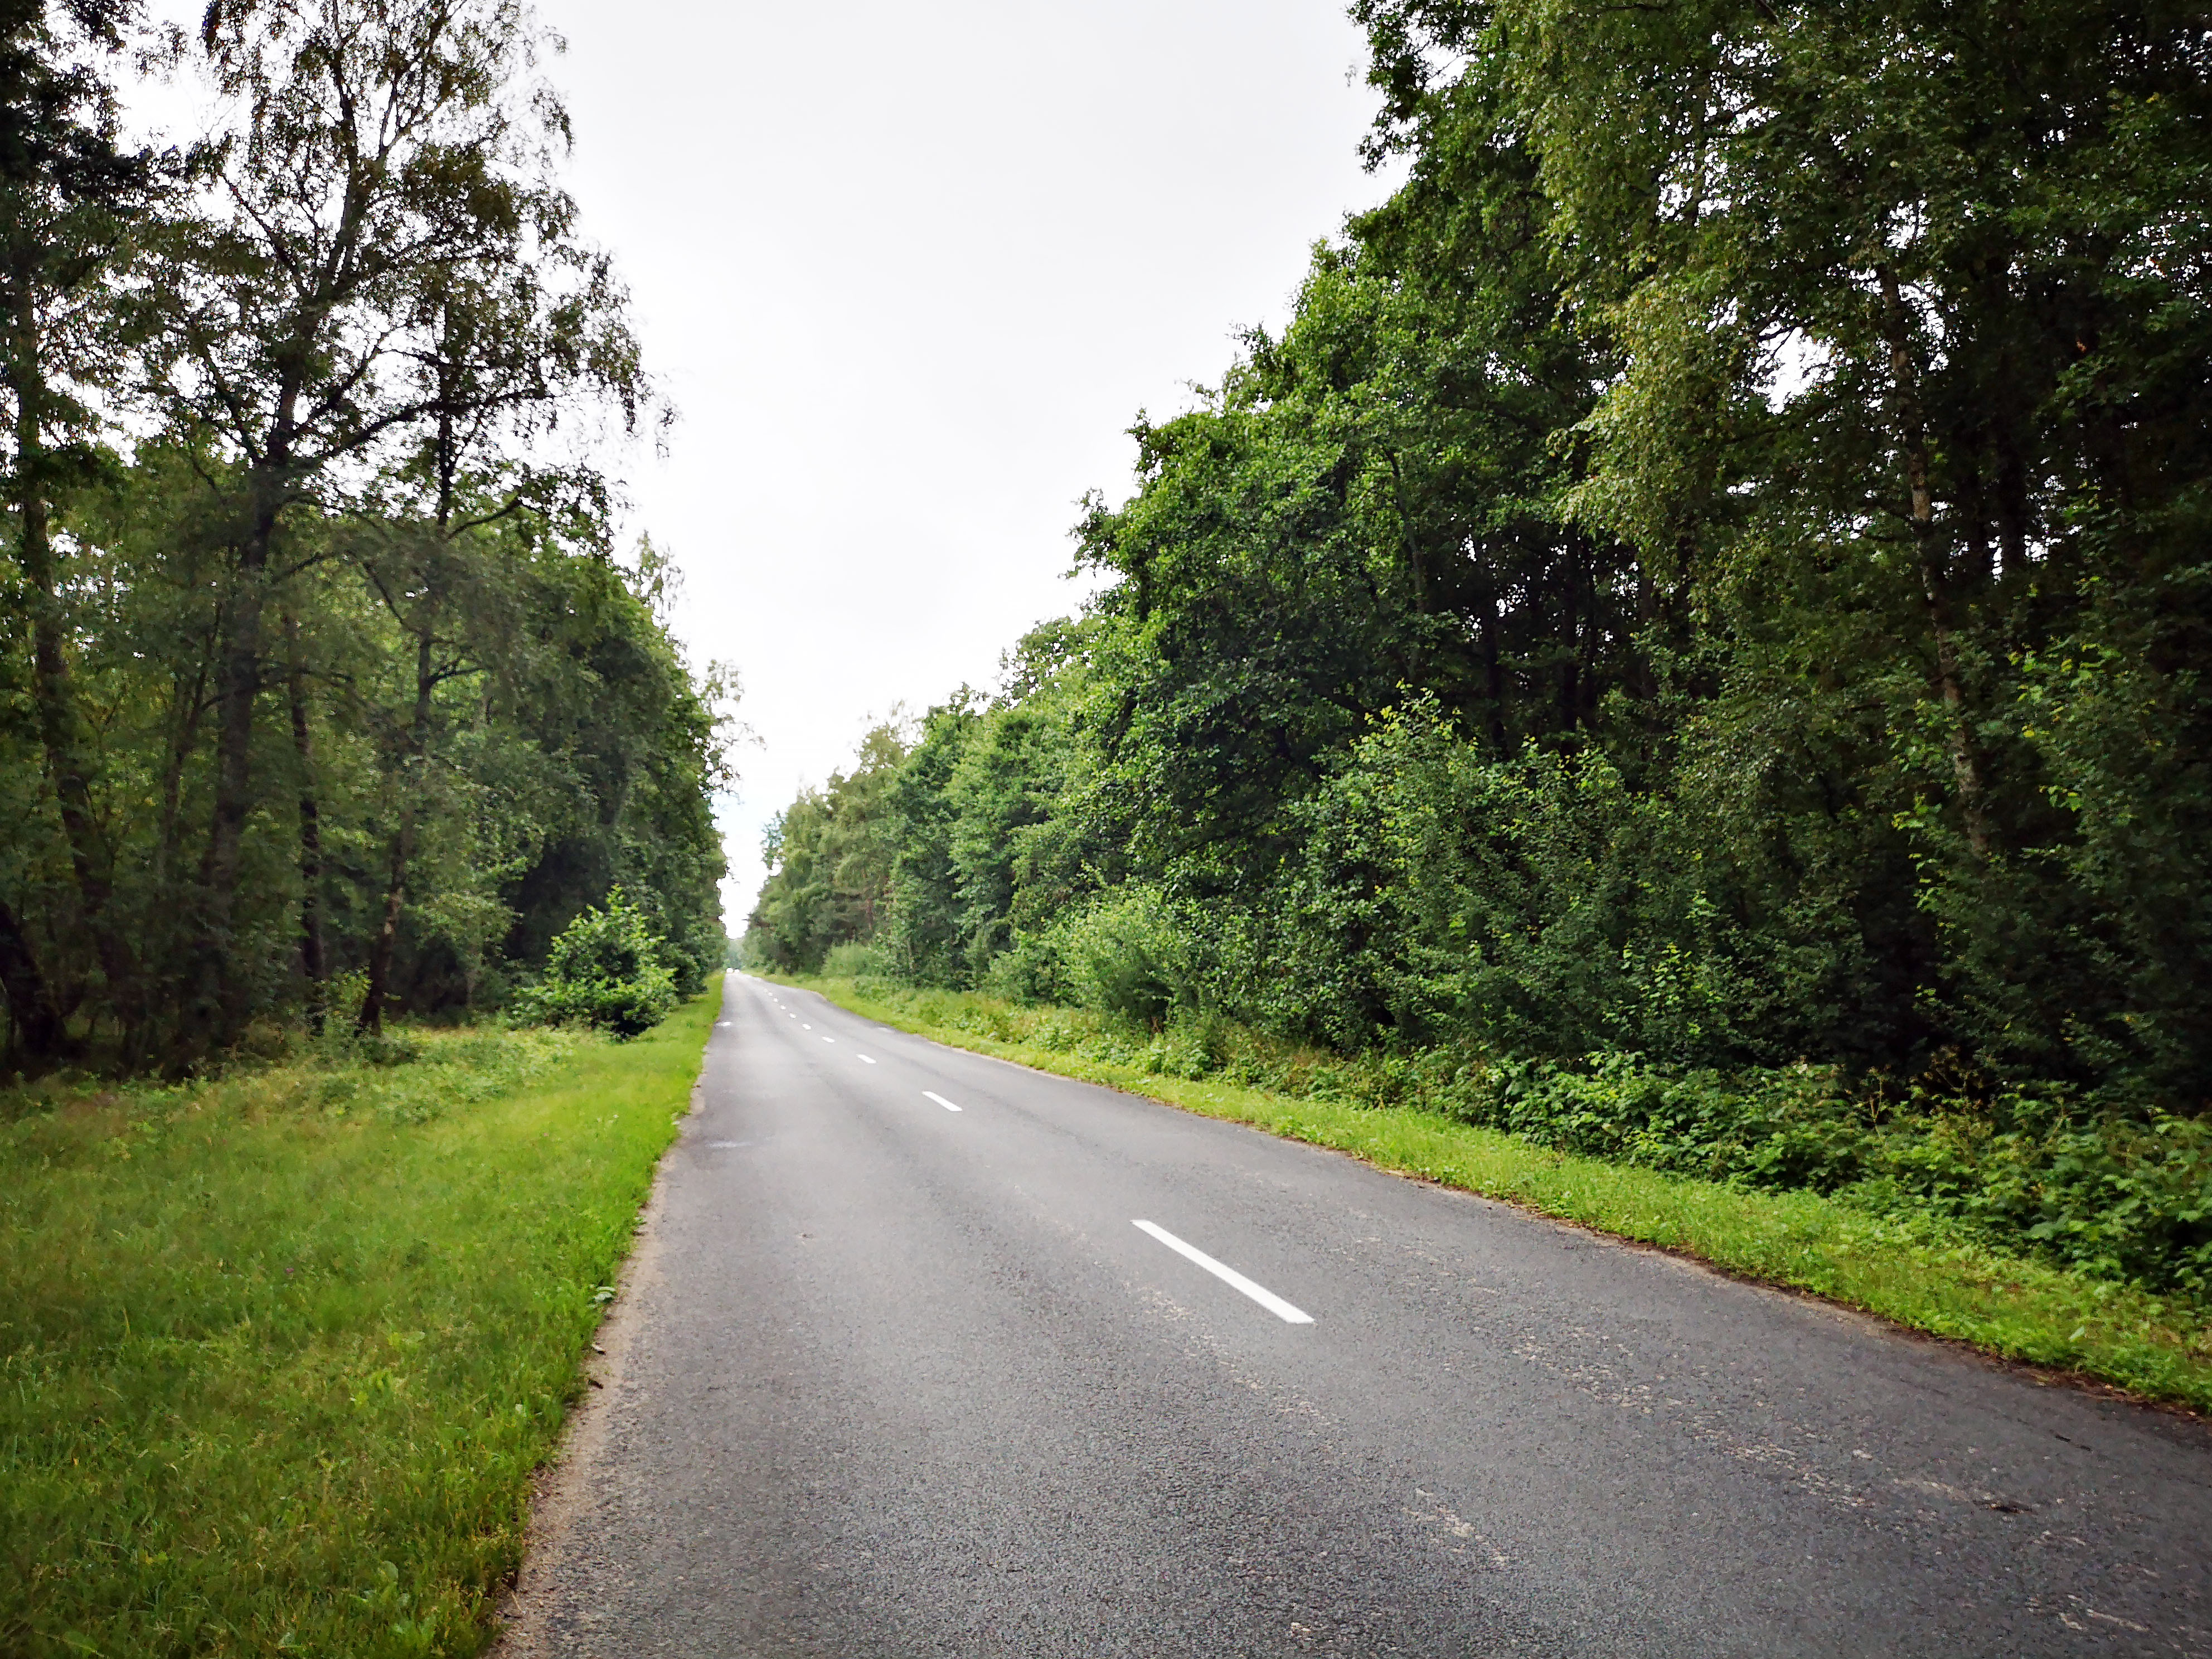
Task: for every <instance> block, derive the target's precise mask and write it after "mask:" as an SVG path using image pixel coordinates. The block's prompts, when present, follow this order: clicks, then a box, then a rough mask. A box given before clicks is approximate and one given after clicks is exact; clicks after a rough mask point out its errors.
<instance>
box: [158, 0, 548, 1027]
mask: <svg viewBox="0 0 2212 1659" xmlns="http://www.w3.org/2000/svg"><path fill="white" fill-rule="evenodd" d="M202 40H203V45H204V48H205V53H206V59H207V62H208V64H209V66H210V73H211V75H212V76H213V79H214V82H215V84H216V87H217V88H218V89H219V90H220V91H221V92H222V94H224V95H225V96H227V97H229V98H231V99H234V100H237V101H238V103H239V105H240V107H241V109H242V112H243V114H242V121H241V130H240V131H238V132H236V133H234V134H231V135H229V136H228V137H225V138H223V139H222V140H221V141H219V142H217V143H214V144H213V145H211V146H210V147H208V148H207V149H204V151H203V152H202V153H201V154H200V155H198V156H197V158H196V159H197V167H198V176H199V177H200V179H202V180H203V181H204V187H205V188H204V210H203V211H202V212H201V213H199V214H198V215H197V216H195V217H193V218H192V219H191V221H190V222H188V223H187V224H186V225H185V227H184V228H182V229H180V230H179V233H178V234H175V235H173V236H172V237H170V238H169V239H168V240H167V243H166V245H165V246H166V251H167V261H166V264H165V267H164V271H163V278H164V280H163V282H162V284H161V290H160V293H161V305H162V307H163V311H162V314H161V319H160V320H161V332H160V334H159V336H158V339H157V349H156V350H155V353H154V355H153V357H152V360H151V365H150V367H151V371H152V373H151V390H152V392H153V393H154V395H155V398H156V400H157V402H158V404H159V406H160V407H161V409H162V410H164V411H165V413H166V414H167V417H168V419H169V420H170V421H171V422H172V423H173V425H174V426H175V427H177V428H179V430H180V431H186V432H191V433H195V434H202V433H204V434H205V435H207V437H208V440H209V441H211V442H212V443H213V444H215V445H216V446H218V447H219V448H220V449H221V450H222V452H223V453H225V455H226V456H227V457H228V458H229V459H233V460H234V463H235V476H236V478H237V492H236V495H235V498H234V501H233V503H232V507H231V511H232V513H233V523H232V525H231V527H230V530H229V532H228V538H227V540H228V552H229V556H230V566H231V568H230V571H229V573H228V599H227V601H226V604H225V607H224V614H223V617H222V662H221V666H220V670H219V672H218V675H217V679H216V687H217V689H216V708H217V737H216V743H217V752H218V756H219V761H218V765H217V770H216V787H215V791H214V800H213V803H212V830H211V833H210V837H209V841H208V845H207V850H206V854H205V857H204V860H203V862H202V881H201V886H202V895H201V907H202V915H201V916H200V918H199V927H200V941H199V945H198V951H197V957H198V960H197V965H196V968H195V970H194V975H193V979H194V993H193V998H192V1002H191V1010H190V1017H189V1019H188V1022H187V1027H186V1032H185V1039H186V1042H187V1044H188V1046H189V1045H192V1044H199V1043H204V1042H210V1041H221V1040H222V1039H223V1038H224V1037H226V1036H228V1035H229V1034H230V1033H232V1032H234V1030H236V1029H237V1027H238V1025H239V1024H240V1020H241V1019H242V1018H243V1017H244V1013H245V1009H246V995H247V981H246V979H245V978H244V976H243V975H240V974H239V973H237V972H235V971H234V955H233V949H232V944H233V941H232V932H233V921H234V915H233V912H234V905H235V902H236V896H237V888H238V881H239V875H240V852H241V847H242V842H243V837H244V835H245V831H246V819H247V817H248V815H249V813H250V812H251V811H252V807H253V803H254V799H255V796H254V791H253V782H252V764H253V750H254V742H253V738H254V725H255V718H256V711H257V708H258V702H259V698H260V694H261V691H262V689H263V684H264V676H265V673H266V658H267V652H266V648H265V647H264V617H265V614H266V611H267V609H268V606H269V604H270V597H271V594H272V592H274V591H275V590H276V588H278V587H280V586H282V583H283V580H284V579H285V577H286V576H287V575H288V574H289V571H288V569H287V568H285V567H284V566H283V564H282V563H281V562H278V556H279V552H280V544H281V532H282V529H283V526H284V525H285V523H286V521H287V518H288V515H290V514H293V513H295V512H297V511H298V510H299V509H301V507H305V506H307V504H309V503H310V502H319V504H320V505H321V506H322V507H325V509H333V508H336V507H338V506H339V505H340V504H341V503H342V501H343V500H344V498H345V496H346V495H347V493H348V492H349V490H352V489H358V488H360V486H361V483H362V481H363V480H364V478H365V477H373V476H374V473H375V471H377V470H378V469H379V464H380V463H384V464H386V465H389V464H391V463H392V462H394V461H395V460H396V459H397V458H398V457H399V456H400V455H402V454H404V453H406V452H407V451H408V450H409V449H410V447H417V446H419V445H420V444H421V442H422V428H424V427H425V426H426V425H427V426H428V427H431V428H435V429H440V430H443V429H445V428H443V427H441V421H443V422H447V423H448V424H450V423H452V422H456V421H459V422H463V423H465V422H467V421H468V420H469V419H470V418H471V415H472V414H482V415H483V416H485V417H486V418H490V417H491V416H492V413H493V412H494V411H495V410H498V411H501V412H503V411H504V410H505V408H506V407H507V404H504V403H502V402H501V398H503V397H506V396H507V394H506V393H504V392H480V394H479V395H478V396H477V397H476V398H474V399H473V400H472V401H471V400H458V401H463V402H465V403H468V404H469V406H468V407H464V408H462V409H459V410H457V409H455V408H453V407H452V405H453V404H454V403H455V402H456V401H457V398H456V394H455V392H454V389H453V388H454V383H455V380H456V379H457V378H460V374H461V372H459V371H456V372H447V371H445V370H441V368H440V367H439V365H441V364H447V362H448V360H447V356H443V355H441V353H444V352H446V351H447V350H449V349H450V347H451V344H452V330H453V323H454V317H455V307H456V305H457V304H459V305H460V306H461V307H462V309H463V311H464V312H467V311H468V310H469V307H468V305H467V303H466V302H465V301H460V300H459V298H458V297H457V296H459V295H461V294H463V293H464V292H465V291H466V290H468V289H469V287H470V285H471V284H475V285H480V287H481V289H483V291H487V292H491V293H496V292H498V290H499V289H500V288H501V284H502V283H505V282H508V281H511V280H513V278H514V277H515V276H516V274H517V273H523V274H524V281H525V283H527V278H528V273H530V272H531V270H532V267H533V266H542V265H544V264H547V263H549V262H557V261H558V260H560V259H562V258H566V257H567V253H568V250H567V249H566V248H565V239H566V237H567V236H568V230H569V227H570V225H571V223H572V221H573V216H574V210H573V206H572V204H570V202H569V201H568V197H566V195H565V194H563V193H562V191H560V190H559V189H558V188H557V187H556V185H554V184H553V183H552V181H551V178H550V161H551V158H552V155H553V154H554V152H555V150H556V149H557V147H558V146H559V145H560V144H561V143H562V142H564V141H565V139H566V137H567V131H568V127H567V120H566V117H565V115H563V113H562V111H561V109H560V106H559V105H558V103H557V102H556V101H555V100H553V99H552V98H551V97H550V94H548V93H547V92H546V91H545V90H544V88H542V87H539V86H538V85H536V84H535V81H534V75H533V66H534V63H535V57H536V52H537V49H538V42H537V39H536V36H535V35H534V33H532V28H531V27H530V26H529V23H528V21H527V18H526V14H525V13H524V12H523V10H522V9H521V8H520V6H518V5H515V4H512V3H507V0H271V3H268V4H258V5H249V4H227V3H217V4H216V5H213V6H211V7H210V9H209V11H208V14H207V21H206V25H205V27H204V31H203V36H202ZM493 356H494V357H495V358H496V357H497V356H498V353H497V351H496V350H495V352H494V353H493ZM470 367H471V369H480V368H481V364H480V363H479V364H471V366H470ZM448 368H451V365H450V364H448ZM499 378H500V377H499V376H498V375H497V374H496V372H491V373H490V374H489V379H490V380H492V381H493V382H495V383H496V382H498V381H499Z"/></svg>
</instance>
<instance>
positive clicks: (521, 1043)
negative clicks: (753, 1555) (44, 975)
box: [0, 992, 717, 1659]
mask: <svg viewBox="0 0 2212 1659" xmlns="http://www.w3.org/2000/svg"><path fill="white" fill-rule="evenodd" d="M716 1002H717V999H716V998H715V996H714V994H712V993H711V992H710V993H709V994H706V995H702V996H698V997H695V998H693V999H692V1000H690V1001H689V1002H687V1003H685V1004H684V1005H683V1006H681V1007H679V1008H678V1010H677V1011H676V1012H675V1013H674V1014H673V1015H672V1016H671V1018H668V1019H667V1020H665V1022H664V1023H662V1024H659V1025H658V1026H656V1027H654V1028H653V1030H649V1031H647V1032H646V1033H645V1034H644V1035H642V1036H638V1037H636V1038H635V1040H632V1041H629V1042H617V1041H615V1040H613V1039H611V1038H609V1037H608V1036H604V1035H602V1034H600V1033H599V1032H597V1031H595V1030H592V1028H590V1027H589V1026H586V1025H582V1024H576V1025H570V1026H567V1027H562V1028H555V1029H546V1028H536V1029H505V1028H501V1027H497V1026H483V1027H478V1028H476V1029H467V1030H428V1029H421V1028H416V1027H403V1028H398V1029H395V1030H392V1031H390V1032H388V1033H387V1034H386V1035H385V1036H382V1037H380V1038H378V1037H366V1038H360V1039H356V1038H354V1037H352V1036H338V1035H336V1034H334V1035H332V1036H330V1037H329V1038H327V1039H325V1040H324V1041H323V1042H319V1043H315V1044H307V1045H301V1046H299V1047H296V1048H292V1049H291V1050H290V1051H289V1052H285V1053H281V1054H271V1055H268V1056H264V1058H263V1059H262V1060H260V1061H259V1062H258V1063H252V1062H246V1061H239V1062H235V1063H234V1068H233V1070H232V1071H231V1072H230V1073H228V1075H226V1076H224V1077H223V1078H222V1079H213V1080H197V1081H188V1082H182V1083H174V1084H164V1083H153V1082H146V1083H135V1084H121V1085H102V1084H100V1083H99V1082H97V1081H94V1080H88V1079H82V1078H65V1077H58V1076H57V1077H49V1078H48V1079H45V1080H43V1081H41V1082H40V1083H37V1084H34V1085H24V1086H21V1087H18V1088H15V1089H13V1090H10V1091H6V1092H4V1093H0V1651H4V1652H7V1653H10V1654H21V1655H25V1656H27V1659H28V1656H38V1659H45V1656H53V1659H63V1656H70V1655H83V1654H112V1655H125V1654H128V1655H134V1656H141V1655H143V1656H156V1655H164V1654H178V1655H181V1654H187V1653H191V1654H246V1653H257V1654H258V1653H282V1652H301V1653H314V1654H344V1655H348V1656H359V1659H401V1656H415V1655H429V1654H465V1653H472V1652H476V1651H477V1650H479V1649H480V1648H481V1647H482V1646H483V1644H484V1643H485V1642H486V1640H487V1639H488V1637H489V1616H490V1613H491V1610H492V1607H493V1604H494V1598H495V1596H496V1595H497V1594H498V1593H499V1591H500V1589H501V1586H502V1584H503V1583H504V1582H505V1581H506V1579H507V1576H508V1575H509V1574H510V1573H511V1572H512V1571H513V1569H514V1568H515V1566H516V1565H517V1564H518V1562H519V1561H520V1553H521V1547H522V1541H523V1535H524V1529H525V1527H526V1522H527V1520H528V1512H529V1498H530V1490H531V1474H532V1470H533V1469H535V1468H537V1467H538V1464H539V1463H540V1462H542V1461H543V1460H544V1458H545V1457H546V1456H547V1455H548V1454H549V1453H550V1450H551V1449H552V1448H553V1446H554V1445H555V1443H556V1439H557V1437H558V1436H559V1434H560V1432H561V1427H562V1419H563V1416H564V1413H565V1410H566V1407H567V1406H568V1403H569V1401H572V1400H573V1399H574V1397H575V1396H576V1395H577V1394H578V1393H579V1392H580V1389H582V1388H583V1386H584V1383H583V1376H582V1371H581V1370H580V1363H579V1362H580V1357H581V1355H582V1353H583V1352H584V1349H585V1347H586V1344H587V1342H588V1341H589V1340H590V1337H591V1334H592V1331H593V1330H594V1329H595V1328H596V1327H597V1326H598V1324H599V1319H600V1317H601V1315H602V1312H603V1310H604V1308H605V1303H606V1302H607V1301H608V1299H609V1298H610V1297H611V1296H612V1294H613V1285H614V1281H615V1278H616V1275H617V1272H618V1270H619V1267H620V1264H621V1262H622V1261H623V1257H624V1256H625V1255H626V1254H627V1253H628V1251H629V1246H630V1243H631V1240H632V1237H633V1236H634V1228H635V1221H636V1218H637V1213H638V1210H639V1206H640V1205H641V1203H642V1202H643V1200H644V1198H645V1196H646V1194H647V1189H648V1188H649V1185H650V1183H651V1181H652V1178H653V1167H654V1165H655V1163H656V1162H657V1160H658V1158H659V1155H660V1153H661V1152H662V1151H663V1149H664V1148H665V1147H666V1146H667V1145H668V1143H669V1141H670V1140H671V1138H672V1137H673V1136H674V1134H675V1133H676V1127H675V1126H676V1121H677V1119H678V1117H679V1116H680V1115H681V1114H682V1113H684V1111H685V1110H686V1109H688V1104H689V1095H690V1089H691V1085H692V1083H693V1080H694V1079H696V1076H697V1073H698V1068H699V1056H700V1052H701V1049H702V1047H703V1045H704V1042H705V1039H706V1036H707V1034H708V1028H709V1026H710V1025H711V1023H712V1021H713V1019H714V1009H715V1006H716Z"/></svg>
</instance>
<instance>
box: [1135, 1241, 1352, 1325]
mask: <svg viewBox="0 0 2212 1659" xmlns="http://www.w3.org/2000/svg"><path fill="white" fill-rule="evenodd" d="M1129 1225H1131V1226H1133V1227H1134V1228H1136V1229H1137V1230H1138V1231H1139V1232H1143V1233H1148V1234H1150V1235H1151V1236H1152V1237H1154V1238H1157V1239H1158V1240H1159V1242H1160V1243H1163V1244H1164V1245H1166V1246H1167V1247H1168V1249H1171V1250H1173V1251H1174V1252H1175V1253H1176V1255H1180V1256H1182V1257H1184V1258H1185V1259H1186V1260H1188V1261H1194V1262H1196V1263H1197V1264H1198V1265H1199V1266H1200V1267H1203V1268H1205V1269H1206V1272H1208V1273H1212V1275H1213V1276H1214V1277H1215V1278H1216V1279H1219V1280H1220V1281H1221V1282H1222V1283H1223V1284H1225V1285H1228V1286H1229V1288H1230V1289H1231V1290H1232V1291H1242V1292H1243V1294H1245V1295H1246V1296H1249V1297H1251V1298H1252V1299H1253V1300H1254V1301H1255V1302H1256V1303H1258V1304H1260V1305H1261V1307H1263V1308H1265V1309H1266V1310H1267V1311H1268V1312H1269V1313H1271V1314H1273V1315H1274V1316H1275V1317H1276V1318H1278V1319H1279V1320H1281V1321H1282V1322H1284V1323H1285V1324H1286V1325H1310V1324H1312V1323H1313V1322H1314V1318H1313V1316H1312V1315H1311V1314H1310V1313H1307V1312H1306V1311H1305V1310H1303V1309H1301V1308H1297V1307H1294V1306H1292V1305H1291V1304H1290V1303H1288V1302H1285V1301H1284V1300H1283V1298H1282V1297H1279V1296H1277V1295H1276V1294H1275V1293H1274V1292H1273V1291H1271V1290H1269V1289H1268V1288H1267V1286H1266V1285H1257V1284H1255V1283H1254V1282H1253V1281H1252V1280H1250V1279H1247V1278H1245V1277H1244V1275H1243V1273H1238V1272H1237V1269H1236V1268H1234V1267H1230V1266H1229V1265H1228V1264H1227V1263H1226V1262H1221V1261H1215V1260H1214V1259H1213V1258H1212V1256H1210V1255H1206V1252H1205V1251H1204V1250H1201V1249H1199V1248H1198V1246H1196V1245H1195V1244H1186V1243H1183V1241H1182V1239H1180V1238H1177V1237H1176V1236H1175V1235H1174V1234H1173V1233H1171V1232H1170V1231H1168V1230H1167V1229H1166V1228H1164V1227H1163V1226H1160V1225H1158V1223H1156V1222H1151V1221H1133V1222H1131V1223H1130V1224H1129Z"/></svg>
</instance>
